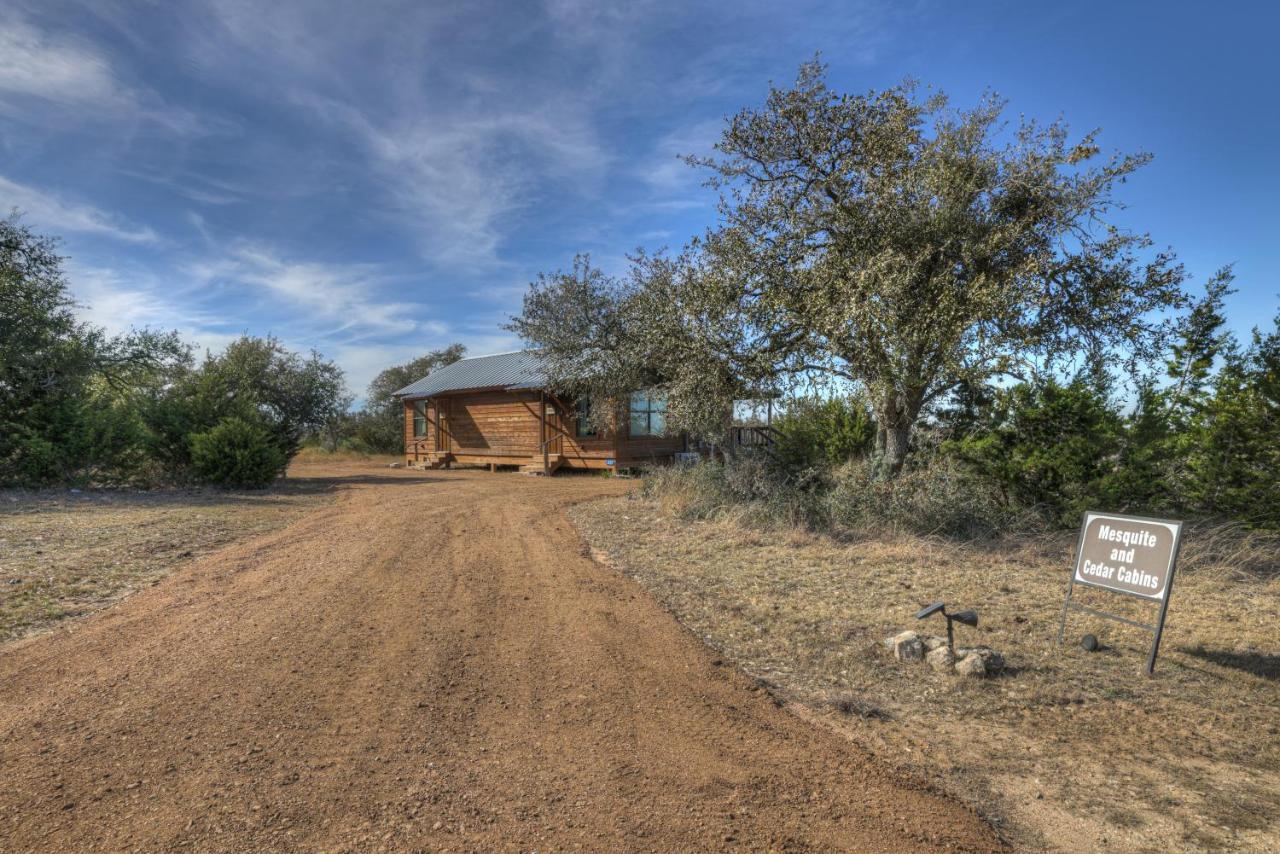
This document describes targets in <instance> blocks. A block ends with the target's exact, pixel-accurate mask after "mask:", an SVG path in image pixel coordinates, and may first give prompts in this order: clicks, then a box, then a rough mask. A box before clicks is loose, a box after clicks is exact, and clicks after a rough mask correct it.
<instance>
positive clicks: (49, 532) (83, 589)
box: [0, 481, 330, 641]
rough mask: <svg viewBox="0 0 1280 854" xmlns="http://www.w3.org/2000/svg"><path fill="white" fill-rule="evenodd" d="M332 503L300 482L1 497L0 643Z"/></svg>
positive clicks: (314, 486) (316, 487)
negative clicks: (242, 488)
mask: <svg viewBox="0 0 1280 854" xmlns="http://www.w3.org/2000/svg"><path fill="white" fill-rule="evenodd" d="M329 500H330V495H329V492H328V489H327V487H326V486H325V485H323V484H320V483H313V482H299V481H284V482H282V483H281V484H280V485H279V486H277V487H275V488H273V489H270V490H266V491H261V492H220V491H216V490H164V491H155V492H128V491H109V490H86V491H83V492H79V491H62V490H60V491H42V492H27V491H0V641H4V640H8V639H12V638H15V637H18V636H21V635H24V634H28V633H30V632H33V631H38V630H40V629H42V628H47V627H48V626H50V625H52V624H54V623H56V622H57V621H59V620H63V619H66V618H67V617H74V616H78V615H81V614H86V613H89V612H90V611H94V610H96V609H98V608H102V607H104V606H105V605H107V604H109V603H110V602H113V601H115V600H117V599H119V598H120V597H122V596H125V595H127V594H128V593H130V592H131V591H133V590H136V589H138V588H140V587H143V586H146V585H148V584H152V583H154V582H155V581H157V580H158V579H159V578H160V577H161V576H162V575H163V574H164V573H166V572H167V571H168V570H170V569H172V568H173V567H174V566H176V565H178V564H181V563H183V562H185V561H188V560H191V559H192V558H194V557H196V556H198V555H201V554H204V553H206V552H210V551H214V550H216V549H218V548H221V547H223V546H225V545H227V544H228V543H230V542H233V541H236V540H242V539H248V538H250V537H253V536H255V535H257V534H262V533H265V532H267V531H271V530H274V529H276V528H280V527H283V526H285V525H287V524H289V523H290V522H292V521H293V520H295V519H297V518H298V517H299V516H301V515H302V514H304V513H306V512H307V511H308V510H310V509H312V508H314V507H317V506H319V505H320V504H323V503H325V502H327V501H329Z"/></svg>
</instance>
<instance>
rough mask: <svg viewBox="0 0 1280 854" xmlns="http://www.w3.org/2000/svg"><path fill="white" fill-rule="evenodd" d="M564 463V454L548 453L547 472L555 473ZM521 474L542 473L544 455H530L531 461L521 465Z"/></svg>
mask: <svg viewBox="0 0 1280 854" xmlns="http://www.w3.org/2000/svg"><path fill="white" fill-rule="evenodd" d="M562 465H564V454H548V455H547V472H546V473H547V474H555V473H556V469H558V468H560V466H562ZM520 473H521V474H532V475H541V474H542V456H541V455H539V456H536V457H530V458H529V462H527V463H525V464H524V465H522V466H520Z"/></svg>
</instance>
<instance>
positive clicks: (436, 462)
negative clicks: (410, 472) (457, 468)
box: [422, 451, 453, 469]
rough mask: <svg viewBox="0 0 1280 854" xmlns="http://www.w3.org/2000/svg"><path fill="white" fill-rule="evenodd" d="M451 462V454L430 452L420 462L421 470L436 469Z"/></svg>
mask: <svg viewBox="0 0 1280 854" xmlns="http://www.w3.org/2000/svg"><path fill="white" fill-rule="evenodd" d="M452 460H453V454H451V453H449V452H448V451H430V452H428V453H427V457H426V459H425V460H423V462H422V466H423V468H429V469H438V468H441V467H443V466H446V465H448V464H449V463H450V462H452Z"/></svg>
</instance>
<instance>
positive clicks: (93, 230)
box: [0, 175, 159, 243]
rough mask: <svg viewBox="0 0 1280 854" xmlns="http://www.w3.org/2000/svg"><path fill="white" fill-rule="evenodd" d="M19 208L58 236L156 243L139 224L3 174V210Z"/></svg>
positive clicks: (0, 206)
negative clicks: (92, 235)
mask: <svg viewBox="0 0 1280 854" xmlns="http://www.w3.org/2000/svg"><path fill="white" fill-rule="evenodd" d="M12 208H17V209H18V210H19V211H21V212H22V213H23V214H25V215H26V217H27V218H29V219H30V220H31V221H32V222H34V223H36V224H38V225H40V226H42V227H44V228H47V229H49V230H50V231H53V232H54V233H59V234H60V233H64V232H69V231H71V232H77V233H81V234H99V235H103V236H106V237H112V238H115V239H116V240H123V241H126V242H129V243H156V242H158V240H159V238H158V237H157V236H156V233H155V232H154V231H152V230H151V229H150V228H148V227H146V226H143V225H135V224H133V223H130V222H127V221H125V220H124V219H122V218H121V217H118V216H115V215H113V214H110V213H107V212H106V211H102V210H100V209H98V208H95V207H93V206H92V205H87V204H84V203H81V202H74V201H70V200H67V199H62V198H59V197H58V196H56V195H54V194H53V193H50V192H49V191H47V190H41V189H39V188H37V187H32V186H29V185H26V184H19V183H17V182H16V181H11V180H9V179H8V178H5V177H4V176H3V175H0V211H3V213H4V215H7V214H8V212H9V210H10V209H12Z"/></svg>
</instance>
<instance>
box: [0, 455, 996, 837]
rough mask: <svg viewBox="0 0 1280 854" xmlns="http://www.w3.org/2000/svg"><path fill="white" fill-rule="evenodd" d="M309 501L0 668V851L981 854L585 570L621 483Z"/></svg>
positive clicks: (883, 771) (864, 763)
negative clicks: (585, 503)
mask: <svg viewBox="0 0 1280 854" xmlns="http://www.w3.org/2000/svg"><path fill="white" fill-rule="evenodd" d="M307 474H308V475H309V476H330V477H332V478H333V479H334V481H335V482H337V483H346V487H345V491H344V494H343V496H342V498H341V499H340V500H339V502H338V504H337V505H335V506H333V507H331V508H326V509H324V510H321V511H318V512H316V513H314V514H312V515H311V516H308V517H306V518H305V519H303V520H301V521H300V522H298V523H297V524H295V525H293V526H291V527H290V528H288V529H286V530H284V531H280V532H277V533H275V534H272V535H269V536H266V537H263V538H260V539H258V540H255V541H252V542H250V543H245V544H242V545H239V546H235V547H232V548H229V549H225V550H223V551H221V552H218V553H217V554H213V555H208V556H205V557H204V558H201V559H200V560H197V561H195V562H193V563H191V564H190V565H188V566H186V567H184V568H182V569H180V570H179V571H177V572H175V573H174V574H173V575H171V576H170V577H169V578H167V579H165V581H163V582H162V583H160V584H158V585H156V586H155V587H152V588H149V589H147V590H145V591H143V592H140V593H138V594H137V595H135V596H133V597H132V598H130V599H128V600H126V601H124V602H122V603H120V604H119V605H117V606H115V607H113V608H111V609H109V610H107V611H104V612H101V613H100V614H98V615H96V616H94V617H90V618H88V619H86V620H84V621H82V622H80V623H79V624H78V625H76V626H75V627H74V629H73V630H71V631H67V632H57V633H51V634H47V635H44V636H38V637H34V638H29V639H26V640H23V641H19V642H17V643H14V644H10V645H9V646H8V647H5V648H2V649H0V738H2V739H3V742H2V744H3V747H2V748H0V750H2V752H0V777H2V778H3V779H4V780H5V783H6V785H5V786H4V787H3V788H2V789H0V849H4V850H24V849H42V850H51V849H56V848H67V847H74V848H76V849H85V848H101V849H120V848H142V849H150V850H155V849H171V848H197V849H217V850H245V849H249V848H266V849H316V848H319V849H326V850H355V849H360V850H365V849H369V848H386V849H411V848H423V849H432V850H442V849H443V850H448V849H456V850H475V849H508V850H529V849H548V848H550V849H555V848H572V847H575V846H580V847H582V848H585V849H588V850H590V849H596V850H599V849H619V848H624V849H652V850H706V849H720V848H739V847H741V848H751V849H766V848H767V849H800V848H820V849H846V850H862V851H868V850H871V851H876V850H879V851H901V850H931V849H943V848H945V847H950V848H951V849H953V850H991V849H995V848H997V847H998V842H997V839H996V837H995V835H994V833H993V832H992V831H991V830H990V829H989V828H988V827H986V826H985V825H984V824H982V822H980V821H979V820H978V819H977V818H976V817H975V816H973V815H972V814H971V813H970V812H968V811H967V810H965V809H964V808H963V807H961V806H960V805H958V804H956V803H955V802H953V801H951V800H949V799H947V798H945V797H943V796H941V795H938V794H936V793H933V792H930V791H928V790H926V789H925V788H922V787H920V786H918V785H916V784H915V783H913V782H911V781H907V780H903V779H901V778H900V777H898V776H896V775H895V773H894V772H892V771H890V770H889V769H887V768H886V767H885V766H883V765H881V764H880V763H878V762H877V761H876V760H875V759H874V758H873V757H871V756H869V755H867V754H866V753H864V752H863V751H861V750H859V749H858V748H856V747H854V746H852V745H850V744H848V743H845V742H843V741H841V740H839V739H837V738H836V737H835V736H833V735H831V734H829V733H826V732H823V731H820V730H818V729H816V728H813V727H811V726H809V725H807V724H805V723H804V722H802V721H800V720H798V719H796V718H795V717H794V716H792V715H790V714H788V713H787V712H785V711H784V710H781V709H779V708H777V707H776V706H775V705H774V704H773V702H772V701H771V700H770V699H769V697H768V696H767V695H765V693H764V692H762V691H759V690H757V689H756V688H755V687H754V686H753V685H752V683H751V682H750V680H748V679H747V678H746V677H745V676H742V675H741V674H738V673H736V672H734V671H733V670H731V669H730V668H727V667H721V666H716V665H715V664H714V658H713V655H712V654H711V653H710V652H709V651H708V650H706V649H705V648H704V647H702V646H701V645H700V644H698V643H697V641H696V640H695V639H694V638H692V637H691V636H690V635H688V634H687V633H686V632H684V631H683V630H682V629H681V628H680V627H679V626H678V625H677V624H676V623H675V622H674V621H673V620H672V619H671V618H670V616H669V615H667V614H666V613H665V612H663V611H662V610H661V609H660V608H659V607H658V606H657V605H656V604H655V603H654V602H653V601H652V600H650V599H649V598H648V597H647V596H645V595H644V594H643V593H642V592H641V591H640V590H639V588H638V587H636V586H635V585H634V584H633V583H632V582H630V581H628V580H627V579H625V578H623V577H622V576H620V575H618V574H616V573H614V572H613V571H611V570H609V569H607V568H605V567H602V566H600V565H598V564H595V563H593V562H592V561H590V560H589V559H587V558H585V557H584V556H583V554H582V545H581V542H580V541H579V539H578V537H577V535H576V533H575V532H574V531H573V529H572V527H571V526H570V524H569V523H568V521H567V520H566V519H565V517H564V515H563V513H562V512H561V510H562V508H563V507H564V506H565V505H566V504H567V503H569V502H571V501H576V500H580V499H582V498H584V497H590V496H592V495H606V494H618V493H619V492H621V491H624V490H625V489H626V488H627V486H626V484H623V483H619V482H610V481H604V480H601V479H587V478H569V477H567V478H553V479H550V480H541V479H533V478H523V477H519V476H515V475H491V474H488V473H470V472H440V473H435V472H432V473H429V474H423V473H418V472H399V471H388V470H381V471H378V470H374V469H371V468H365V469H363V470H360V469H357V468H354V467H345V468H343V467H334V468H332V469H330V470H319V469H316V468H313V469H312V470H311V471H308V472H307Z"/></svg>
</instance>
